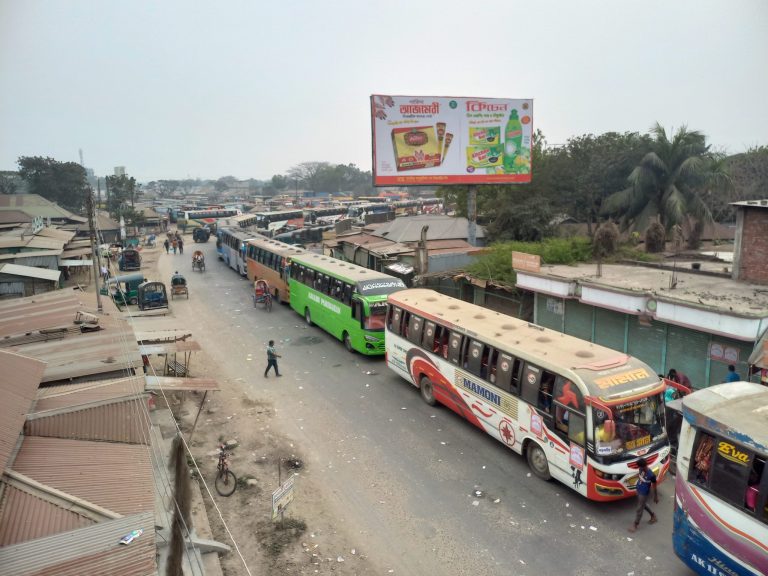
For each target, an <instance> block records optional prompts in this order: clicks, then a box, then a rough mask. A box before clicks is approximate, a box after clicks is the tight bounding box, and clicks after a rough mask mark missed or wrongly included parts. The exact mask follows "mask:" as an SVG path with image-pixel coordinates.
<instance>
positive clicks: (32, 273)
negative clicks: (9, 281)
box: [0, 264, 61, 282]
mask: <svg viewBox="0 0 768 576" xmlns="http://www.w3.org/2000/svg"><path fill="white" fill-rule="evenodd" d="M0 274H10V275H11V276H23V277H25V278H37V279H40V280H50V281H51V282H58V281H59V276H61V272H60V271H59V270H48V269H47V268H35V267H33V266H22V265H21V264H0Z"/></svg>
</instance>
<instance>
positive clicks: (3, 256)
mask: <svg viewBox="0 0 768 576" xmlns="http://www.w3.org/2000/svg"><path fill="white" fill-rule="evenodd" d="M61 253H62V251H61V250H35V251H33V252H16V253H14V254H0V260H18V259H24V258H38V257H40V256H58V255H59V254H61Z"/></svg>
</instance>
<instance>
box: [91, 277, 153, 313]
mask: <svg viewBox="0 0 768 576" xmlns="http://www.w3.org/2000/svg"><path fill="white" fill-rule="evenodd" d="M142 282H146V278H144V274H140V273H137V274H123V275H121V276H115V277H114V278H110V279H109V280H107V283H106V284H105V285H104V286H102V287H101V290H100V292H101V294H103V295H104V296H112V299H113V300H114V301H115V304H118V305H120V306H125V305H126V304H136V303H137V302H138V301H139V300H138V296H139V292H138V290H139V284H141V283H142Z"/></svg>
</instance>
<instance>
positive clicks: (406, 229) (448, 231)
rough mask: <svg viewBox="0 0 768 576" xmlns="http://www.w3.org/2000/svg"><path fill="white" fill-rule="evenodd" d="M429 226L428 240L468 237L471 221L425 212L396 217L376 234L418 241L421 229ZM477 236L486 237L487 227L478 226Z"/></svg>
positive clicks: (391, 238)
mask: <svg viewBox="0 0 768 576" xmlns="http://www.w3.org/2000/svg"><path fill="white" fill-rule="evenodd" d="M424 226H429V230H427V240H445V239H452V238H461V239H466V238H467V235H468V226H469V222H468V220H467V219H466V218H454V217H453V216H441V215H430V214H425V215H422V216H408V217H405V218H395V219H394V220H391V221H389V222H386V223H384V224H382V225H381V226H379V227H378V228H377V229H376V231H375V232H374V233H373V234H374V235H375V236H379V237H382V238H389V239H390V240H394V241H396V242H417V241H418V240H419V239H420V238H421V229H422V228H423V227H424ZM477 237H478V238H485V229H484V228H483V227H482V226H478V227H477Z"/></svg>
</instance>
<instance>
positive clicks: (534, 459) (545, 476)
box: [525, 442, 552, 480]
mask: <svg viewBox="0 0 768 576" xmlns="http://www.w3.org/2000/svg"><path fill="white" fill-rule="evenodd" d="M525 455H526V458H527V459H528V466H529V467H530V469H531V472H533V473H534V474H536V476H538V477H539V478H541V479H542V480H549V479H550V478H552V476H551V475H550V474H549V462H547V455H546V454H544V450H542V448H541V446H539V445H538V444H536V442H531V443H530V444H529V445H528V449H527V450H526V452H525Z"/></svg>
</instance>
